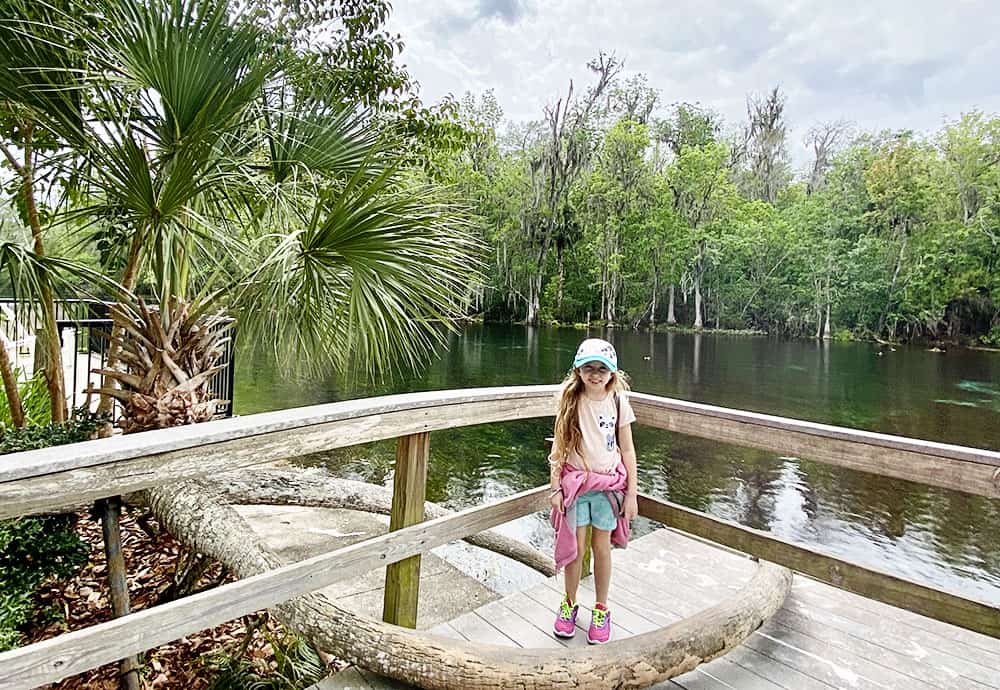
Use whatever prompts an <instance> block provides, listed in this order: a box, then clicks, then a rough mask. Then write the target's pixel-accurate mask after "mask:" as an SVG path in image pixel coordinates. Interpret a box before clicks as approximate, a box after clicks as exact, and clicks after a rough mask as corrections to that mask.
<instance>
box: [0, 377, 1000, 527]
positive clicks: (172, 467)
mask: <svg viewBox="0 0 1000 690" xmlns="http://www.w3.org/2000/svg"><path fill="white" fill-rule="evenodd" d="M556 390H558V387H557V386H518V387H504V388H480V389H468V390H454V391H430V392H424V393H407V394H404V395H390V396H384V397H378V398H368V399H363V400H349V401H346V402H340V403H330V404H326V405H314V406H311V407H301V408H294V409H291V410H282V411H280V412H267V413H262V414H255V415H248V416H245V417H235V418H233V419H226V420H219V421H215V422H211V423H207V424H196V425H192V426H187V427H177V428H173V429H163V430H160V431H150V432H145V433H142V434H134V435H129V436H120V437H117V438H113V439H102V440H99V441H85V442H83V443H79V444H73V445H70V446H58V447H54V448H45V449H41V450H34V451H27V452H23V453H12V454H10V455H6V456H2V457H0V518H8V517H17V516H20V515H29V514H33V513H39V512H45V511H50V510H54V509H58V508H63V507H67V506H73V505H79V504H81V503H85V502H89V501H92V500H96V499H98V498H105V497H108V496H115V495H120V494H127V493H129V492H132V491H137V490H139V489H145V488H149V487H151V486H157V485H160V484H166V483H170V482H175V481H179V480H182V479H193V478H197V477H201V476H207V475H217V474H221V473H224V472H228V471H233V470H238V469H241V468H244V467H252V466H254V465H258V464H264V463H268V462H271V461H273V460H276V459H279V458H286V457H291V456H294V455H302V454H306V453H311V452H316V451H321V450H329V449H333V448H341V447H344V446H350V445H356V444H360V443H367V442H370V441H376V440H382V439H386V438H394V437H398V436H405V435H408V434H413V433H420V432H428V431H436V430H440V429H449V428H454V427H460V426H469V425H472V424H485V423H490V422H502V421H510V420H514V419H528V418H532V417H545V416H551V415H553V414H555V398H554V393H555V392H556ZM630 399H631V400H632V403H633V407H634V408H635V411H636V416H637V418H638V422H639V423H640V424H646V425H649V426H654V427H657V428H662V429H668V430H671V431H676V432H679V433H684V434H689V435H694V436H700V437H702V438H708V439H712V440H716V441H721V442H724V443H733V444H737V445H743V446H749V447H753V448H762V449H766V450H773V451H776V452H781V453H787V454H794V455H796V456H797V457H801V458H804V459H807V460H815V461H819V462H824V463H828V464H834V465H839V466H842V467H848V468H851V469H855V470H860V471H863V472H870V473H873V474H880V475H883V476H888V477H893V478H897V479H905V480H907V481H913V482H918V483H924V484H928V485H931V486H939V487H943V488H947V489H952V490H955V491H962V492H965V493H970V494H975V495H979V496H986V497H988V498H1000V453H997V452H995V451H988V450H980V449H976V448H968V447H964V446H957V445H951V444H945V443H935V442H932V441H921V440H915V439H908V438H904V437H900V436H891V435H888V434H877V433H872V432H868V431H857V430H854V429H847V428H844V427H836V426H830V425H827V424H817V423H815V422H806V421H801V420H796V419H788V418H785V417H775V416H772V415H763V414H757V413H753V412H745V411H742V410H733V409H729V408H724V407H716V406H713V405H703V404H699V403H691V402H686V401H683V400H675V399H671V398H664V397H660V396H654V395H646V394H643V393H633V394H632V395H631V396H630Z"/></svg>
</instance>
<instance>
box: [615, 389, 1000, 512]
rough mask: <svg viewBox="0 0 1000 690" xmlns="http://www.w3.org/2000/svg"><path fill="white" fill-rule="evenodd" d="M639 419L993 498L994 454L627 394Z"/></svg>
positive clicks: (998, 477) (998, 494)
mask: <svg viewBox="0 0 1000 690" xmlns="http://www.w3.org/2000/svg"><path fill="white" fill-rule="evenodd" d="M629 400H630V402H631V403H632V407H633V408H634V409H635V415H636V421H637V422H638V423H639V424H644V425H647V426H652V427H656V428H658V429H666V430H669V431H675V432H677V433H681V434H686V435H689V436H698V437H700V438H706V439H710V440H713V441H719V442H722V443H732V444H734V445H738V446H745V447H750V448H760V449H762V450H770V451H774V452H776V453H781V454H783V455H792V456H795V457H797V458H802V459H804V460H813V461H817V462H822V463H826V464H829V465H837V466H839V467H847V468H849V469H853V470H859V471H861V472H869V473H871V474H877V475H880V476H883V477H892V478H894V479H903V480H906V481H911V482H917V483H920V484H927V485H929V486H938V487H941V488H945V489H951V490H953V491H961V492H964V493H969V494H974V495H977V496H985V497H987V498H1000V453H998V452H995V451H989V450H980V449H978V448H968V447H965V446H956V445H952V444H948V443H936V442H934V441H922V440H918V439H912V438H906V437H903V436H892V435H889V434H879V433H874V432H871V431H858V430H857V429H848V428H845V427H839V426H831V425H829V424H817V423H816V422H806V421H802V420H799V419H789V418H787V417H775V416H773V415H766V414H758V413H756V412H746V411H744V410H733V409H730V408H725V407H716V406H714V405H703V404H700V403H692V402H687V401H685V400H674V399H672V398H663V397H659V396H656V395H646V394H643V393H632V394H631V395H630V396H629Z"/></svg>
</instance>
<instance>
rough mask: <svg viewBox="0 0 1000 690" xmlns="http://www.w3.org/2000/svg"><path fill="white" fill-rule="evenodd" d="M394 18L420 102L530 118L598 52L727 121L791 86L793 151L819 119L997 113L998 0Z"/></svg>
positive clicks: (549, 4) (681, 2) (786, 1)
mask: <svg viewBox="0 0 1000 690" xmlns="http://www.w3.org/2000/svg"><path fill="white" fill-rule="evenodd" d="M394 4H395V7H394V13H393V17H392V19H391V27H392V28H393V29H394V30H395V31H398V32H400V33H401V34H402V35H403V40H404V41H405V43H406V49H405V51H404V53H403V62H405V63H406V64H407V65H408V67H409V69H410V71H411V73H412V74H413V76H414V77H415V78H416V79H417V80H418V81H419V82H420V83H421V87H422V90H421V93H422V96H423V98H424V100H425V101H428V102H433V101H435V100H438V99H440V98H442V97H443V96H445V95H446V94H448V93H451V94H454V95H456V96H460V95H461V94H463V93H464V92H466V91H472V92H474V93H479V92H482V91H484V90H486V89H488V88H493V89H495V91H496V95H497V98H498V100H499V102H500V104H501V106H502V107H503V108H504V111H505V115H506V117H508V118H509V119H513V120H526V119H537V118H539V117H540V116H541V114H542V109H543V107H544V106H545V105H546V104H549V103H552V102H554V101H555V100H556V99H557V98H558V97H559V96H560V95H562V94H564V93H565V91H566V87H567V85H568V83H569V80H570V79H573V80H574V82H575V83H576V84H578V85H584V84H586V83H588V81H589V75H588V74H587V70H586V63H587V61H588V60H590V59H592V58H593V57H595V56H596V55H597V53H598V51H600V50H604V51H609V52H611V51H613V52H615V53H616V54H617V55H619V56H620V57H622V58H624V59H625V68H626V73H635V72H644V73H646V74H647V75H648V77H649V82H650V84H651V85H652V86H654V87H656V88H658V89H660V90H661V92H662V96H663V100H664V102H666V103H671V102H674V101H699V102H701V103H703V104H705V105H708V106H710V107H713V108H715V109H716V110H718V111H719V112H720V113H721V114H722V115H723V116H724V117H725V118H726V120H727V122H729V123H730V124H731V125H734V124H736V123H738V122H740V121H741V120H742V119H743V117H744V114H745V99H746V95H747V93H749V92H763V91H765V90H767V89H769V88H771V87H773V86H774V85H775V84H778V85H780V86H781V87H782V89H783V90H784V91H785V93H786V94H787V96H788V104H787V108H786V112H787V115H788V119H789V122H790V123H791V125H792V134H791V139H790V144H791V145H792V147H793V156H794V158H795V159H796V161H798V162H802V161H803V159H804V156H805V151H804V149H803V148H802V147H801V146H800V143H801V140H802V135H803V134H804V132H805V131H806V130H807V129H808V128H809V127H810V126H811V125H812V124H814V123H816V122H818V121H826V120H836V119H848V120H852V121H854V122H855V123H856V124H857V126H858V127H859V128H861V129H881V128H894V129H902V128H908V129H916V130H930V129H934V128H936V127H938V126H939V125H940V124H941V122H942V121H943V120H944V119H946V118H947V119H954V118H956V117H958V116H959V115H960V114H961V113H962V112H964V111H967V110H970V109H973V108H980V109H983V110H986V111H988V112H997V111H1000V86H998V85H1000V80H998V79H997V78H996V75H995V71H996V65H998V64H1000V4H997V3H994V2H992V1H991V0H953V1H952V2H939V1H938V0H909V1H907V0H881V1H879V2H862V1H860V0H842V1H841V2H837V3H831V2H828V1H826V0H753V1H744V0H728V1H727V0H671V1H670V2H662V0H628V1H625V2H603V3H601V2H595V1H593V0H550V1H540V0H445V1H442V2H426V1H419V2H418V1H417V0H396V2H395V3H394Z"/></svg>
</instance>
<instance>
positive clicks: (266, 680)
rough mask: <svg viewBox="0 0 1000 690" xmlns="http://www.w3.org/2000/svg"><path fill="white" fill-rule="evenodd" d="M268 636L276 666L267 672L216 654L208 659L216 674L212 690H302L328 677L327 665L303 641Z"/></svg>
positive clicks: (237, 658)
mask: <svg viewBox="0 0 1000 690" xmlns="http://www.w3.org/2000/svg"><path fill="white" fill-rule="evenodd" d="M264 637H265V639H266V640H267V641H268V643H270V646H271V649H272V650H273V651H274V666H273V667H272V668H271V669H270V670H269V671H268V672H267V673H263V674H262V673H261V672H260V671H259V670H258V669H256V668H254V665H253V664H252V663H251V662H250V660H248V659H247V658H246V657H244V656H236V655H234V654H231V653H228V652H222V653H218V654H213V655H211V656H209V657H207V658H205V659H204V663H206V665H207V666H208V668H209V669H210V673H211V674H212V680H211V682H210V683H209V690H301V689H302V688H307V687H309V686H311V685H314V684H316V683H318V682H319V681H321V680H322V679H323V678H324V677H325V676H326V674H327V671H326V665H325V664H324V663H323V661H322V660H321V659H320V658H319V654H318V653H317V652H316V650H315V649H314V648H313V646H312V645H310V644H309V643H308V642H307V641H306V640H304V639H303V638H301V637H299V636H297V635H293V634H291V633H286V634H284V635H278V636H273V635H270V634H267V633H265V634H264Z"/></svg>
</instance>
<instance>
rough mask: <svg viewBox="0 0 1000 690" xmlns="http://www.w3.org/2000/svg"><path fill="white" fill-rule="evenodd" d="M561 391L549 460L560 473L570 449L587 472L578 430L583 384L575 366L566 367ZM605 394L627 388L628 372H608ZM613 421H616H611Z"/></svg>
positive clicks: (581, 433)
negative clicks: (609, 376) (578, 457)
mask: <svg viewBox="0 0 1000 690" xmlns="http://www.w3.org/2000/svg"><path fill="white" fill-rule="evenodd" d="M562 386H563V387H562V393H561V394H560V396H559V412H557V413H556V433H555V441H554V442H553V443H552V454H551V455H549V462H550V463H551V464H552V465H555V467H556V468H557V469H558V470H559V471H560V472H561V471H562V468H563V466H565V464H566V462H567V460H569V454H570V452H575V453H576V454H577V455H579V456H580V459H581V460H582V461H583V466H584V468H585V469H586V470H587V471H588V472H589V471H590V464H589V463H588V462H587V458H586V457H584V455H583V431H581V429H580V414H579V404H580V397H581V396H582V395H583V391H584V388H585V387H586V384H585V383H584V382H583V378H582V377H581V376H580V370H579V369H572V370H570V372H569V374H568V375H567V376H566V378H565V379H563V383H562ZM605 390H606V391H607V392H608V393H618V392H622V391H627V390H629V386H628V374H626V373H625V372H624V371H622V370H620V369H619V370H618V371H613V372H611V380H610V381H608V385H607V386H605ZM615 423H616V424H617V423H618V422H617V420H616V421H615Z"/></svg>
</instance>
